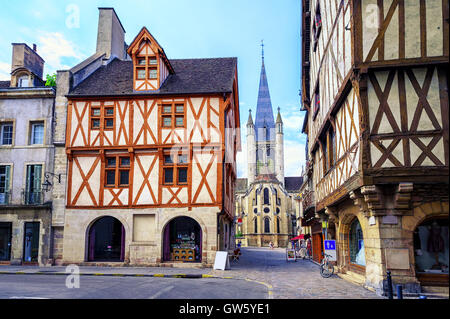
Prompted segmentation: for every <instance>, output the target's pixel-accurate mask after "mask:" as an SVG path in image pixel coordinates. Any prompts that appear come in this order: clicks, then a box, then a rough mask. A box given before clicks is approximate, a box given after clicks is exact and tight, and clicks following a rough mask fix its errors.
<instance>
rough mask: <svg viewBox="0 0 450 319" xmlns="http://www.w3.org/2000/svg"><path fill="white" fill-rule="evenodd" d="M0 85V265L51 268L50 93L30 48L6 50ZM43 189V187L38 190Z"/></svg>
mask: <svg viewBox="0 0 450 319" xmlns="http://www.w3.org/2000/svg"><path fill="white" fill-rule="evenodd" d="M12 52H13V53H12V63H11V79H10V81H0V263H7V264H39V265H46V264H49V263H51V261H50V259H51V257H52V256H51V255H52V252H51V234H52V231H53V230H52V227H51V218H52V205H51V200H52V196H51V192H49V190H50V189H49V188H48V187H46V185H45V184H47V186H48V183H53V176H52V172H53V158H54V151H55V150H54V146H53V127H54V124H55V123H54V121H53V114H54V101H55V89H54V88H53V87H46V86H45V81H43V79H42V78H43V71H44V60H43V59H42V58H41V57H40V56H39V54H38V53H37V48H36V46H35V45H33V48H30V47H29V46H28V45H26V44H25V43H13V44H12ZM43 184H44V187H43Z"/></svg>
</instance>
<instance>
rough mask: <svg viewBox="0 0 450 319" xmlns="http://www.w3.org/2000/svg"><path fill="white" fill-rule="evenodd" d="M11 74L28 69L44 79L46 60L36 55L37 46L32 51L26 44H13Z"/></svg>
mask: <svg viewBox="0 0 450 319" xmlns="http://www.w3.org/2000/svg"><path fill="white" fill-rule="evenodd" d="M12 47H13V50H12V51H13V52H12V64H11V73H12V74H13V75H14V73H15V71H16V70H17V69H23V68H25V69H27V70H28V71H29V72H32V73H33V74H35V75H36V76H38V77H39V78H41V79H42V76H43V73H44V60H43V59H42V58H41V57H40V56H39V55H38V54H37V53H36V45H35V44H33V49H31V48H30V47H29V46H28V45H26V44H25V43H12Z"/></svg>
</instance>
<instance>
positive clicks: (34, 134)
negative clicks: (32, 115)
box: [30, 122, 44, 144]
mask: <svg viewBox="0 0 450 319" xmlns="http://www.w3.org/2000/svg"><path fill="white" fill-rule="evenodd" d="M30 134H31V135H30V144H44V122H32V123H31V132H30Z"/></svg>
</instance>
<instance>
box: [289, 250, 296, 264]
mask: <svg viewBox="0 0 450 319" xmlns="http://www.w3.org/2000/svg"><path fill="white" fill-rule="evenodd" d="M290 260H293V261H297V256H296V255H295V250H294V249H286V261H290Z"/></svg>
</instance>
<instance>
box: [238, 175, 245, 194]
mask: <svg viewBox="0 0 450 319" xmlns="http://www.w3.org/2000/svg"><path fill="white" fill-rule="evenodd" d="M246 191H247V179H246V178H236V192H246Z"/></svg>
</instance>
